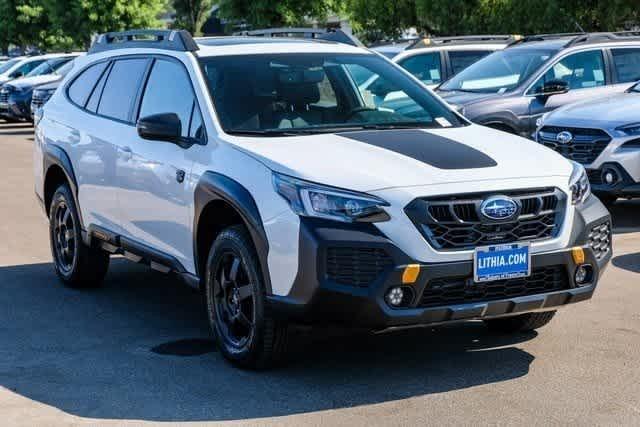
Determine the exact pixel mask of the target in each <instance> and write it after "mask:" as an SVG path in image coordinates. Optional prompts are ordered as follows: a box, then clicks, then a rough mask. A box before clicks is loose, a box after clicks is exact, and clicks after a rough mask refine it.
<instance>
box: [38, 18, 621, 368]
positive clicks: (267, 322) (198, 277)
mask: <svg viewBox="0 0 640 427" xmlns="http://www.w3.org/2000/svg"><path fill="white" fill-rule="evenodd" d="M77 61H78V62H77V64H76V66H75V67H74V70H73V71H72V72H71V73H70V74H69V75H68V76H67V77H66V78H65V80H64V81H63V82H62V84H61V86H60V88H59V90H58V91H56V93H55V94H54V95H53V97H52V98H51V100H50V101H49V102H48V103H47V104H46V106H45V107H44V109H43V111H42V116H41V118H40V120H39V122H38V123H37V127H36V142H35V175H36V193H37V196H38V198H39V199H40V201H41V203H42V205H43V207H44V209H45V212H46V213H47V215H48V218H49V221H50V237H51V248H52V253H53V259H54V265H55V270H56V272H57V274H58V276H59V277H60V279H61V280H62V281H63V282H64V283H65V284H67V285H69V286H73V287H91V286H97V285H98V284H99V283H100V282H101V281H102V279H103V277H104V276H105V274H106V272H107V268H108V265H109V257H110V255H111V254H122V255H124V256H125V257H126V258H128V259H131V260H133V261H135V262H141V263H146V264H148V265H150V267H152V268H154V269H156V270H159V271H162V272H166V273H169V274H175V275H176V276H178V277H180V278H181V279H183V280H184V281H185V282H186V283H188V284H190V285H192V286H195V287H199V288H201V289H203V290H204V291H205V293H206V301H207V306H208V314H209V319H210V322H211V326H212V328H213V331H214V334H215V336H216V339H217V341H218V344H219V346H220V349H221V351H222V352H223V354H224V355H225V356H226V357H227V358H228V359H230V360H231V361H233V362H234V363H235V364H236V365H238V366H242V367H265V366H268V365H270V364H271V363H272V362H275V361H277V360H279V359H280V358H281V357H282V356H283V354H284V350H285V344H286V338H287V334H288V330H289V329H288V324H290V323H293V322H295V323H306V324H317V323H327V324H328V323H331V324H338V325H341V326H342V327H343V328H347V327H358V328H360V327H366V328H370V329H371V330H376V331H380V330H385V329H389V328H401V327H410V326H416V325H428V324H435V323H443V322H450V321H461V320H474V319H482V320H485V321H486V323H487V325H488V326H489V327H490V328H492V329H496V330H500V331H506V332H516V331H522V330H531V329H535V328H538V327H540V326H542V325H544V324H546V323H548V322H549V320H550V319H551V318H552V317H553V315H554V312H555V311H554V310H556V308H558V307H561V306H563V305H566V304H570V303H575V302H578V301H583V300H587V299H589V298H590V297H591V296H592V294H593V293H594V290H595V287H596V284H597V282H598V280H599V278H600V276H601V273H602V271H603V269H604V268H605V266H606V264H607V263H608V262H609V260H610V258H611V226H610V217H609V213H608V211H607V210H606V209H605V208H604V207H603V205H602V204H601V203H600V201H599V200H598V199H596V198H595V197H594V196H592V195H591V194H590V188H589V184H588V180H587V177H586V175H585V171H584V169H583V167H582V166H580V165H578V164H575V163H572V162H570V161H568V160H566V159H564V158H563V157H562V156H560V155H558V154H557V153H555V152H553V151H552V150H549V149H547V148H544V147H542V146H540V145H539V144H536V143H535V142H532V141H527V140H525V139H522V138H519V137H516V136H513V135H508V134H505V133H503V132H499V131H496V130H492V129H489V128H485V127H481V126H477V125H474V124H472V123H470V122H468V121H467V120H465V119H464V118H463V117H462V116H460V115H458V114H457V113H455V112H454V111H452V110H451V109H450V108H449V107H448V106H447V105H446V104H445V103H444V102H443V101H442V100H440V99H439V98H438V97H437V96H435V95H434V94H433V93H432V92H431V91H429V90H428V89H426V88H425V87H424V86H423V85H422V84H421V83H420V82H419V81H418V80H416V79H415V78H414V77H412V76H411V75H410V74H409V73H407V72H406V71H404V70H402V69H401V68H400V67H398V66H396V65H393V64H392V63H390V62H389V61H387V60H386V59H384V58H382V57H381V56H380V55H377V54H374V53H371V52H370V51H367V50H366V49H362V48H358V47H354V46H349V45H346V44H339V43H331V42H322V41H313V40H291V39H277V40H276V39H265V38H249V37H229V38H216V39H208V40H204V41H202V42H201V43H199V44H197V43H195V42H194V41H193V39H192V38H191V37H190V35H189V34H188V33H185V32H181V31H173V32H170V31H151V30H149V31H137V32H126V33H111V34H105V35H102V36H101V37H99V38H98V40H97V41H96V42H95V43H94V45H93V47H92V49H91V50H90V52H89V54H88V55H87V56H86V57H81V58H78V60H77ZM362 68H364V69H367V70H368V71H370V72H372V73H375V74H376V75H378V76H379V78H380V79H383V80H386V81H388V84H389V85H394V86H395V89H396V90H397V91H399V92H402V93H404V96H405V99H404V102H401V103H400V102H399V103H396V104H395V105H396V109H389V108H376V106H375V103H373V102H372V98H373V97H372V96H371V94H370V93H367V92H366V91H364V92H363V91H361V90H359V89H358V86H357V85H356V84H355V83H354V81H353V79H352V73H353V72H356V71H357V70H358V69H362Z"/></svg>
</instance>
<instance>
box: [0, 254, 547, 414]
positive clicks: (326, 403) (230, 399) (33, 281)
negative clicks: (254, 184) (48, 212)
mask: <svg viewBox="0 0 640 427" xmlns="http://www.w3.org/2000/svg"><path fill="white" fill-rule="evenodd" d="M0 283H1V284H2V292H0V306H1V307H3V309H2V310H0V343H1V345H0V386H3V387H6V388H7V389H10V390H12V391H13V392H15V393H17V394H19V395H21V396H24V397H25V398H28V399H32V400H35V401H38V402H41V403H44V404H46V405H50V406H52V407H55V408H58V409H60V410H62V411H65V412H67V413H70V414H73V415H77V416H81V417H89V418H99V419H104V418H109V419H139V420H151V421H176V422H182V421H202V420H212V421H215V420H247V419H255V418H261V417H272V416H285V415H291V414H298V413H307V412H314V411H321V410H327V409H336V408H345V407H354V406H359V405H367V404H376V403H381V402H387V401H393V400H398V399H404V398H409V397H413V396H421V395H427V394H431V393H442V392H446V391H450V390H458V389H464V388H469V387H474V386H478V385H483V384H489V383H496V382H501V381H507V380H511V379H514V378H519V377H522V376H524V375H526V374H527V373H528V372H529V366H530V364H531V363H532V361H533V359H534V357H533V356H532V355H531V354H529V353H527V352H526V351H523V350H521V349H520V348H518V347H516V346H515V345H516V344H518V343H520V342H524V341H526V340H529V339H531V338H533V337H535V335H536V334H535V333H532V334H524V335H515V336H509V337H505V336H499V335H493V334H491V333H489V332H488V331H487V330H486V328H485V327H484V326H483V325H482V323H478V322H475V323H473V322H472V323H467V324H461V325H455V326H447V327H438V328H428V329H416V330H411V331H405V332H401V333H394V334H384V335H377V336H371V335H358V336H355V337H342V338H332V339H329V338H328V337H324V336H322V335H320V336H317V335H313V336H312V337H310V336H305V335H302V336H300V337H299V338H298V339H296V340H295V341H294V350H295V351H294V356H293V360H292V361H291V362H290V364H288V365H287V366H285V367H282V368H280V369H277V370H272V371H267V372H248V371H241V370H238V369H234V368H232V367H230V366H229V365H228V364H227V363H226V362H225V361H224V359H223V358H222V356H221V355H220V353H218V352H217V351H215V347H214V345H213V344H212V342H211V341H210V335H209V329H208V325H207V320H206V315H205V311H204V308H203V303H202V299H201V297H200V295H199V294H198V293H197V292H195V291H193V290H192V289H190V288H187V287H185V286H183V285H181V284H180V283H178V282H176V281H175V280H173V279H172V278H170V277H167V276H164V275H161V274H159V273H155V272H150V271H148V270H147V269H146V268H144V267H141V266H138V265H134V264H131V263H128V262H126V261H124V260H122V259H115V260H113V262H112V267H111V269H110V272H109V275H108V277H107V281H106V283H105V286H104V287H103V288H101V289H97V290H92V291H79V290H71V289H66V288H64V287H62V286H61V285H60V284H59V283H58V280H57V278H56V277H55V274H54V273H53V268H52V266H51V264H49V263H44V264H32V265H20V266H9V267H0ZM176 342H177V343H178V345H181V344H180V343H183V344H184V343H187V344H186V345H193V343H194V342H195V343H197V346H198V347H199V351H195V352H189V351H187V352H182V353H181V352H171V351H168V352H167V351H158V349H161V350H166V348H167V346H169V347H171V345H170V344H171V343H176ZM167 343H169V344H167ZM163 344H165V345H164V346H163ZM152 350H153V351H152ZM186 356H191V357H186Z"/></svg>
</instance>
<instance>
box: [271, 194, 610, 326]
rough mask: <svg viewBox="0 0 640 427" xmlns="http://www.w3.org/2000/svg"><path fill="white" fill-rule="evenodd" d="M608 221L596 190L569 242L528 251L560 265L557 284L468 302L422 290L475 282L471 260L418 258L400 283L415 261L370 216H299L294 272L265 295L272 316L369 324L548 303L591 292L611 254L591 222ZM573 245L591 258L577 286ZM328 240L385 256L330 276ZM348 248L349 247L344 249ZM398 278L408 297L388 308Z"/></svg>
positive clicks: (419, 321) (547, 306) (546, 263)
mask: <svg viewBox="0 0 640 427" xmlns="http://www.w3.org/2000/svg"><path fill="white" fill-rule="evenodd" d="M610 222H611V219H610V217H609V213H608V211H607V210H606V209H605V208H604V206H603V205H602V204H601V203H600V202H599V201H598V200H597V199H596V198H594V197H591V198H590V199H589V200H588V201H587V203H585V205H584V206H583V207H581V209H578V210H576V217H575V218H574V228H573V231H572V237H571V240H572V242H571V245H569V246H568V248H567V249H565V250H562V251H556V252H550V253H541V254H534V255H532V258H531V265H532V271H536V270H537V269H543V270H544V269H547V268H552V267H553V268H555V269H556V270H558V271H560V269H561V271H562V273H561V274H563V275H565V276H564V277H563V280H564V282H563V283H565V284H566V286H564V287H562V288H561V289H554V290H553V291H551V292H548V291H544V290H543V291H540V292H537V291H534V292H525V293H522V292H518V293H515V294H513V295H511V294H509V290H508V289H507V290H506V292H507V294H505V295H490V296H487V297H486V298H484V299H482V298H480V299H477V298H471V301H470V302H465V301H464V299H463V300H461V301H460V302H459V303H452V304H449V303H447V304H443V305H434V304H425V303H424V301H423V299H422V296H423V295H425V294H426V291H427V290H430V288H429V287H430V286H435V285H434V283H435V282H434V281H437V280H439V279H447V278H463V280H464V281H465V285H464V286H465V287H467V288H469V289H473V288H472V287H474V286H478V285H475V284H473V280H472V279H471V278H472V277H473V263H472V262H471V261H462V262H448V263H431V264H421V265H420V273H419V275H418V279H417V280H416V281H415V282H414V283H412V284H411V285H402V274H403V271H404V268H405V267H406V266H407V265H409V264H416V262H415V261H414V260H412V259H411V258H409V257H408V256H407V255H406V254H404V253H403V252H402V251H401V250H400V249H398V248H397V247H396V246H395V245H394V244H393V242H391V241H390V240H389V239H387V238H386V236H384V235H382V234H381V233H380V232H379V231H378V230H377V228H375V227H374V226H372V225H371V224H358V225H353V224H336V223H333V222H328V221H319V220H310V219H302V220H301V230H300V244H299V251H300V254H299V265H300V268H299V272H298V276H297V278H296V280H295V283H294V285H293V287H292V290H291V292H290V293H289V295H287V296H275V295H273V296H269V297H268V302H269V308H270V310H272V313H274V314H275V315H277V316H281V317H285V318H287V319H288V320H294V321H298V322H302V323H341V324H343V325H348V326H352V327H366V328H370V329H385V328H392V327H407V326H414V325H429V324H437V323H443V322H450V321H460V320H472V319H485V318H492V317H499V316H508V315H513V314H518V313H525V312H531V311H537V310H553V309H556V308H558V307H561V306H564V305H567V304H572V303H576V302H580V301H584V300H587V299H590V298H591V296H592V295H593V293H594V291H595V288H596V286H597V283H598V280H599V278H600V276H601V274H602V272H603V271H604V269H605V268H606V266H607V264H608V262H609V260H610V259H611V249H610V246H608V245H609V243H607V250H606V251H603V250H602V248H601V247H599V246H597V245H594V244H593V240H594V237H593V236H594V231H593V230H600V226H602V229H603V230H604V229H605V226H604V224H608V225H607V230H609V231H607V233H609V232H610ZM598 238H601V236H600V237H598ZM598 242H599V241H598ZM608 242H610V238H609V240H608ZM576 246H580V247H582V248H583V249H584V252H585V258H586V259H585V263H587V264H591V265H592V266H593V270H594V274H593V276H592V280H591V281H590V282H589V283H588V284H587V285H584V286H580V287H578V286H576V285H575V283H574V280H573V277H574V273H575V271H576V268H577V266H578V265H577V264H576V263H575V262H574V260H573V257H572V254H571V248H572V247H576ZM333 248H343V249H347V248H348V249H349V250H352V249H353V250H359V249H362V250H364V251H365V252H366V253H369V254H371V253H379V251H383V252H384V253H386V254H388V257H389V259H388V260H387V261H388V262H384V260H381V259H379V258H376V260H377V261H375V262H374V261H369V262H368V263H366V264H363V265H364V267H363V268H361V269H359V267H358V266H357V265H355V264H351V265H352V267H351V268H350V269H346V270H348V271H347V272H349V271H350V272H351V273H353V274H362V273H363V271H365V270H366V272H368V273H370V272H371V270H372V269H374V267H376V266H377V268H379V271H380V273H379V274H377V275H376V276H375V277H374V278H373V279H372V280H369V281H367V282H366V283H363V282H362V281H359V280H354V281H352V283H345V282H344V281H343V280H340V279H338V280H336V279H335V277H336V276H335V273H336V271H335V269H333V270H332V269H331V268H330V267H327V266H328V265H331V263H333V262H335V259H334V258H335V257H334V256H333V255H330V253H331V250H333ZM346 253H347V254H348V251H347V252H346ZM343 256H347V257H349V255H343ZM329 258H331V259H329ZM372 266H373V267H372ZM330 270H331V271H330ZM344 270H345V269H343V271H342V273H344ZM339 273H340V272H339ZM347 276H348V274H347ZM338 277H339V278H340V277H342V276H338ZM396 286H404V288H405V289H408V290H409V293H410V294H412V298H411V301H410V302H407V304H406V306H405V307H404V308H392V307H391V306H390V305H389V304H388V303H387V302H386V301H385V295H386V294H387V292H388V290H389V289H390V288H392V287H396ZM467 290H468V289H467ZM471 294H473V291H471Z"/></svg>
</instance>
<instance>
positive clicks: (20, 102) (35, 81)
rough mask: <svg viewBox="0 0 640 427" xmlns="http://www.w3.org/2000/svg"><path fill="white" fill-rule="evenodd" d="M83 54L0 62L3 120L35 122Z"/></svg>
mask: <svg viewBox="0 0 640 427" xmlns="http://www.w3.org/2000/svg"><path fill="white" fill-rule="evenodd" d="M78 55H80V53H55V54H46V55H33V56H20V57H13V58H4V59H3V60H1V61H0V119H4V120H5V121H9V122H16V121H24V120H27V121H31V120H33V112H34V111H35V110H37V109H38V108H40V107H41V106H42V105H44V103H45V102H46V101H47V99H48V98H49V97H50V96H51V95H52V94H53V92H54V91H55V89H56V88H57V85H58V82H59V81H60V80H61V79H62V78H63V77H64V76H65V75H66V74H67V73H68V72H69V70H71V67H72V66H73V64H72V61H73V59H74V58H76V57H77V56H78Z"/></svg>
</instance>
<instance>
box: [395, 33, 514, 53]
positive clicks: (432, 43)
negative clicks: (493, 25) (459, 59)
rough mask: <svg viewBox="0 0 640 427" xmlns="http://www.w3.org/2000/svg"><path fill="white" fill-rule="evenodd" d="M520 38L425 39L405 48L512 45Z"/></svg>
mask: <svg viewBox="0 0 640 427" xmlns="http://www.w3.org/2000/svg"><path fill="white" fill-rule="evenodd" d="M521 38H522V36H520V35H517V34H505V35H500V34H498V35H496V34H488V35H477V36H453V37H425V38H421V39H418V40H416V41H415V42H414V43H413V44H411V45H410V46H409V47H407V50H409V49H420V48H424V47H433V46H438V45H455V44H482V43H500V42H502V43H507V44H510V43H514V42H516V41H517V40H520V39H521Z"/></svg>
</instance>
